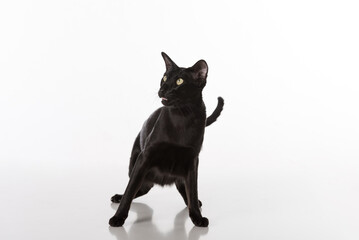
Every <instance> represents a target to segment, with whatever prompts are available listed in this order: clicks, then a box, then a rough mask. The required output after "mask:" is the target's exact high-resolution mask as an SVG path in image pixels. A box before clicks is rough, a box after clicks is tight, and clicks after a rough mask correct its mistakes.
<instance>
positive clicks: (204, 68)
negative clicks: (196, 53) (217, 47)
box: [190, 60, 208, 85]
mask: <svg viewBox="0 0 359 240" xmlns="http://www.w3.org/2000/svg"><path fill="white" fill-rule="evenodd" d="M190 70H191V73H192V77H193V78H194V79H195V80H197V81H199V83H200V84H201V85H202V84H205V83H206V79H207V74H208V65H207V63H206V61H204V60H199V61H198V62H196V64H195V65H193V66H192V67H190Z"/></svg>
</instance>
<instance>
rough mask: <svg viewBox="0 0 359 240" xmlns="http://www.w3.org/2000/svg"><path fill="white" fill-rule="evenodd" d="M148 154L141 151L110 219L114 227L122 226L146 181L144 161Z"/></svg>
mask: <svg viewBox="0 0 359 240" xmlns="http://www.w3.org/2000/svg"><path fill="white" fill-rule="evenodd" d="M146 158H147V156H144V154H143V153H140V154H139V156H138V158H137V160H136V164H135V166H134V167H133V170H132V172H131V176H130V180H129V182H128V185H127V187H126V190H125V193H124V194H123V196H122V198H121V202H120V206H119V207H118V209H117V211H116V213H115V215H114V216H113V217H112V218H111V219H110V221H109V224H110V226H112V227H119V226H122V225H123V224H124V222H125V220H126V218H127V216H128V211H129V209H130V206H131V202H132V200H133V198H134V197H135V196H136V194H137V192H138V191H139V190H140V188H141V186H142V183H144V178H145V176H146V168H145V166H144V162H145V159H146Z"/></svg>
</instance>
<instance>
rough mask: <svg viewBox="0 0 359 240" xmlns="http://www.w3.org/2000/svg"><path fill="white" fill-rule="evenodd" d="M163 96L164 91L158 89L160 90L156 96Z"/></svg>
mask: <svg viewBox="0 0 359 240" xmlns="http://www.w3.org/2000/svg"><path fill="white" fill-rule="evenodd" d="M164 94H165V91H164V90H163V89H160V90H159V91H158V96H159V97H163V96H164Z"/></svg>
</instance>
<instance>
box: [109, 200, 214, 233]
mask: <svg viewBox="0 0 359 240" xmlns="http://www.w3.org/2000/svg"><path fill="white" fill-rule="evenodd" d="M111 206H112V208H114V209H117V207H118V204H111ZM130 211H133V212H135V213H136V214H137V218H136V220H135V222H134V223H133V224H132V225H131V227H130V228H129V229H128V230H126V229H125V228H113V227H109V231H110V233H111V234H112V235H114V236H115V237H116V238H117V239H118V240H123V239H124V240H127V239H129V240H137V239H138V240H140V239H141V240H143V239H156V240H164V239H166V240H167V239H171V240H173V239H174V240H183V239H189V240H198V239H199V238H200V237H201V236H203V235H206V234H207V233H208V228H200V227H192V229H191V230H190V231H189V232H187V231H186V228H185V223H186V220H187V219H189V216H188V210H187V208H184V209H183V210H181V211H180V212H178V213H177V215H176V217H175V218H174V222H173V229H172V230H170V231H169V232H161V231H159V229H158V228H157V226H156V225H155V224H154V222H153V220H152V217H153V209H152V208H150V207H149V206H148V205H146V204H144V203H132V205H131V208H130Z"/></svg>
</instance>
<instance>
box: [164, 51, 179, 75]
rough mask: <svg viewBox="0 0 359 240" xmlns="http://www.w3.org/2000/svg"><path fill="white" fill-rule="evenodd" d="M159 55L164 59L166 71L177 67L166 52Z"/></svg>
mask: <svg viewBox="0 0 359 240" xmlns="http://www.w3.org/2000/svg"><path fill="white" fill-rule="evenodd" d="M161 55H162V57H163V60H165V64H166V72H168V71H170V70H172V69H174V68H178V67H177V65H176V64H175V63H174V61H172V59H171V58H170V57H169V56H168V55H167V54H166V53H164V52H161Z"/></svg>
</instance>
